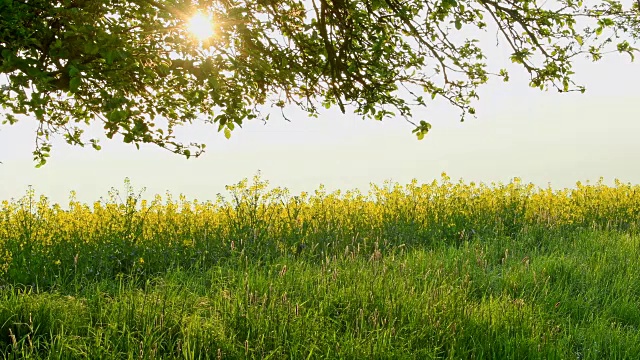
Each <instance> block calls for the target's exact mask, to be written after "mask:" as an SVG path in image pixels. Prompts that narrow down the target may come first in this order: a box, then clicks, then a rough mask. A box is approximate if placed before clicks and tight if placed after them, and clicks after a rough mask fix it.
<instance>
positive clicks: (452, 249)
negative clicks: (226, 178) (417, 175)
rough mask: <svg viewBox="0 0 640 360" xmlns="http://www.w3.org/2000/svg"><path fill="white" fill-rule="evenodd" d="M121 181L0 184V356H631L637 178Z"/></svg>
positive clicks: (639, 298) (637, 348)
mask: <svg viewBox="0 0 640 360" xmlns="http://www.w3.org/2000/svg"><path fill="white" fill-rule="evenodd" d="M125 187H126V188H125V190H124V191H123V192H118V191H116V190H113V191H112V192H111V193H110V194H109V196H108V197H107V198H106V199H102V200H100V201H97V202H95V203H94V204H92V205H87V204H82V203H79V202H78V201H76V200H75V195H74V194H71V196H70V202H69V204H68V205H64V207H63V206H61V205H59V204H51V203H49V201H48V199H47V198H46V197H44V196H40V197H36V195H35V192H34V190H33V189H30V190H29V191H28V192H27V194H26V195H25V196H24V197H22V198H20V199H16V200H7V201H3V202H2V205H1V208H0V250H1V251H0V267H1V268H0V285H1V289H0V353H1V354H2V355H3V357H4V358H9V359H44V358H53V359H79V358H90V359H162V358H165V359H172V358H184V359H245V358H252V359H253V358H255V359H338V358H339V359H638V358H640V262H639V261H638V259H640V235H639V234H638V229H639V226H640V186H634V185H631V184H624V183H620V182H618V181H616V183H615V185H614V186H607V185H604V183H603V182H602V181H600V182H598V183H596V184H580V183H578V184H577V185H576V187H575V188H573V189H564V190H554V189H551V188H537V187H534V186H533V185H530V184H524V183H522V182H521V181H520V180H519V179H517V178H516V179H514V180H513V181H512V182H510V183H508V184H488V185H487V184H474V183H465V182H462V181H460V182H452V181H451V180H450V179H449V178H448V177H447V176H446V174H443V175H442V178H441V179H440V180H439V181H434V182H432V183H428V184H418V183H417V182H415V181H414V182H411V183H409V184H407V185H399V184H395V183H390V182H388V183H385V184H382V185H380V186H375V185H372V186H371V189H370V191H369V192H368V193H361V192H359V191H347V192H334V193H328V192H327V191H325V189H324V188H322V187H320V188H319V189H318V190H316V191H315V192H313V193H302V194H298V195H296V196H293V195H292V194H290V193H289V192H288V191H287V189H283V188H271V187H270V186H269V184H268V182H267V181H265V180H263V179H261V178H260V177H259V176H256V177H254V178H253V179H252V181H248V180H247V179H245V180H243V181H241V182H239V183H238V184H235V185H232V186H228V187H227V194H224V195H218V197H217V198H216V200H215V201H209V202H198V201H196V200H188V199H186V198H184V197H182V196H180V197H178V198H173V197H171V195H170V194H167V195H165V196H164V197H162V196H156V198H155V199H154V200H153V201H144V200H142V198H141V193H140V192H137V191H134V189H133V188H132V187H131V185H130V184H129V183H128V182H125Z"/></svg>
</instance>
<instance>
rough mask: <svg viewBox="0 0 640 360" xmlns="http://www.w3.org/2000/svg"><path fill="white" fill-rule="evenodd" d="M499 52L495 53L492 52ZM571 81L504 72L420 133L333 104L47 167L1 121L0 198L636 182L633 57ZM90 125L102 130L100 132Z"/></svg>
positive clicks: (423, 115)
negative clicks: (258, 181)
mask: <svg viewBox="0 0 640 360" xmlns="http://www.w3.org/2000/svg"><path fill="white" fill-rule="evenodd" d="M486 52H487V55H488V56H489V60H488V62H489V64H490V65H491V66H492V67H493V68H497V67H499V66H502V65H505V64H507V62H506V61H508V60H506V59H507V55H506V54H503V53H501V52H500V49H493V48H491V47H488V48H486ZM497 57H498V58H497ZM574 66H575V69H574V70H575V71H576V74H577V75H576V80H577V81H578V82H579V83H580V84H582V85H585V86H586V87H587V92H586V93H585V94H579V93H569V94H559V93H557V92H555V91H549V92H543V91H540V90H537V89H531V88H529V87H528V86H527V82H528V81H527V79H528V77H527V74H526V73H525V72H524V70H522V69H518V68H515V67H510V70H511V81H510V82H509V83H503V82H502V81H500V80H499V79H494V80H493V81H490V83H489V84H487V85H485V86H483V87H481V88H480V90H479V95H480V100H479V101H477V102H476V104H475V107H476V109H477V117H476V118H472V117H469V118H468V119H467V120H466V121H465V122H464V123H460V122H459V121H458V112H457V110H456V109H454V108H452V107H450V106H447V105H444V104H435V105H434V106H430V107H428V108H422V109H418V111H416V112H415V114H414V115H415V119H416V120H418V121H419V120H422V119H424V120H427V121H429V122H431V123H432V125H433V128H432V130H431V131H430V132H429V134H428V135H427V136H426V137H425V139H424V140H422V141H418V140H417V139H416V137H415V135H414V134H412V133H411V130H412V126H411V125H410V124H408V123H407V122H406V121H404V120H403V119H401V118H391V119H386V120H384V121H382V122H377V121H374V120H362V119H360V118H359V117H357V116H355V115H353V114H350V113H347V114H342V113H340V111H339V110H337V109H330V110H327V111H324V112H322V113H321V116H320V117H319V118H317V119H314V118H309V117H308V116H307V115H306V114H304V113H302V112H300V111H297V110H296V109H295V108H289V109H288V110H287V113H288V116H289V118H291V119H292V121H291V122H287V121H285V120H283V119H282V118H281V117H279V116H277V115H278V114H277V113H274V114H273V115H272V118H271V120H270V121H269V122H268V123H267V124H266V125H265V124H263V123H262V122H259V121H254V122H249V123H246V124H245V125H244V127H243V128H242V129H236V130H235V131H234V132H233V133H232V137H231V139H230V140H227V139H225V138H224V136H223V135H222V134H221V133H218V132H217V126H208V127H207V126H204V125H195V126H192V127H189V128H185V129H184V131H183V135H184V137H185V139H187V140H189V139H191V138H197V139H204V140H205V141H206V143H207V152H206V153H205V154H204V155H202V156H201V157H199V158H191V159H189V160H187V159H184V158H182V157H180V156H178V155H175V154H172V153H169V152H168V151H166V150H162V149H158V148H154V147H153V146H142V147H141V149H140V150H136V148H135V147H134V146H131V145H129V144H123V143H121V142H118V141H110V140H106V139H104V140H102V142H101V145H102V147H103V148H102V150H101V151H95V150H93V149H91V148H90V147H87V148H80V147H73V146H70V145H67V144H66V143H64V141H62V140H61V139H59V140H58V141H54V143H53V144H54V146H53V150H52V154H51V158H50V160H49V162H48V163H47V164H46V165H45V166H44V167H42V168H39V169H36V168H35V162H34V161H33V160H32V157H33V156H32V154H31V152H32V151H33V148H34V144H35V143H34V138H35V127H36V123H35V121H34V120H32V119H25V120H23V121H20V122H19V123H18V124H16V125H13V126H9V125H4V126H2V125H0V161H2V162H3V164H0V200H8V199H11V198H19V197H21V196H23V195H24V194H25V192H26V190H27V188H28V186H29V185H31V186H33V188H34V189H35V191H36V193H37V194H44V195H46V196H47V197H49V199H50V200H51V201H52V202H55V203H61V204H65V203H67V202H68V199H69V193H70V191H72V190H74V191H76V193H77V199H78V200H80V201H82V202H86V203H91V202H93V201H96V200H99V199H100V197H106V195H107V193H108V191H109V190H110V189H111V188H112V187H115V188H116V189H120V190H123V189H124V179H125V178H129V179H130V181H131V184H132V185H133V187H134V189H136V190H141V189H142V188H146V190H145V191H144V193H143V197H144V198H153V196H154V194H165V193H166V192H167V191H169V192H171V193H172V194H174V195H175V196H177V195H179V194H184V195H185V196H186V197H187V198H189V199H198V200H200V201H206V200H215V197H216V194H217V193H223V194H225V193H226V191H225V188H224V186H225V185H229V184H234V183H237V182H238V181H240V180H242V179H243V178H251V177H253V175H255V174H256V173H257V171H260V173H261V176H262V178H264V179H266V180H269V182H270V184H271V185H272V186H280V187H287V188H288V189H289V190H290V191H291V192H292V193H299V192H300V191H313V190H315V189H317V187H318V186H319V185H320V184H324V185H325V186H326V188H327V189H328V190H330V191H332V190H336V189H342V190H347V189H355V188H359V189H361V190H363V191H367V190H368V189H369V185H370V183H376V184H382V183H383V182H384V181H385V180H391V181H394V182H399V183H401V184H406V183H408V182H409V181H411V180H412V179H414V178H415V179H417V180H418V182H420V183H424V182H431V181H433V180H434V179H439V178H440V174H441V173H442V172H446V173H447V174H448V175H449V176H450V177H451V178H452V179H453V180H455V181H457V180H458V179H460V178H462V179H463V180H464V181H466V182H471V181H474V182H485V183H490V182H509V181H510V180H511V179H513V178H514V177H520V178H521V179H522V181H523V182H525V183H529V182H531V183H534V184H536V185H538V186H542V187H546V186H548V185H551V186H552V187H553V188H564V187H572V186H575V183H576V181H582V182H585V181H587V180H589V181H591V182H595V181H597V180H598V179H599V178H600V177H604V179H605V183H607V184H613V180H614V179H619V180H621V181H623V182H630V183H633V184H640V166H638V164H640V141H639V140H640V139H639V136H640V87H639V86H638V84H640V71H639V70H640V64H639V63H638V61H636V62H631V61H630V60H629V57H628V56H627V55H622V54H612V55H609V56H607V57H605V59H604V60H602V61H600V62H598V63H592V62H590V61H589V60H586V59H584V60H582V59H579V60H578V61H577V62H576V63H575V64H574ZM93 131H100V128H99V127H96V128H95V129H93Z"/></svg>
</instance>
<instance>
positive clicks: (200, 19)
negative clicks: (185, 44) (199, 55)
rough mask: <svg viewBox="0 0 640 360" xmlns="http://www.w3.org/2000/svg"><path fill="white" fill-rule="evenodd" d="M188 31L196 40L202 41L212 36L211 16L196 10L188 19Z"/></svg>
mask: <svg viewBox="0 0 640 360" xmlns="http://www.w3.org/2000/svg"><path fill="white" fill-rule="evenodd" d="M189 31H190V32H191V34H193V36H195V37H196V38H197V39H198V40H200V41H204V40H206V39H208V38H210V37H211V36H213V24H212V22H211V17H210V16H207V15H205V14H203V13H202V12H200V11H198V12H197V13H196V14H195V15H193V17H192V18H191V20H189Z"/></svg>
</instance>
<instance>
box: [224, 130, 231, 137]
mask: <svg viewBox="0 0 640 360" xmlns="http://www.w3.org/2000/svg"><path fill="white" fill-rule="evenodd" d="M224 137H226V138H227V139H230V138H231V130H229V128H224Z"/></svg>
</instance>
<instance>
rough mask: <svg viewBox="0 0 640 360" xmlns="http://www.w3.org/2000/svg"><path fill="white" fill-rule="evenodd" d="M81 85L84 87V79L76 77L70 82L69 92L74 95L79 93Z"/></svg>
mask: <svg viewBox="0 0 640 360" xmlns="http://www.w3.org/2000/svg"><path fill="white" fill-rule="evenodd" d="M80 85H82V79H81V78H80V77H79V76H74V77H72V78H71V80H69V91H71V92H72V93H74V94H75V93H77V92H78V90H79V88H80Z"/></svg>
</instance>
